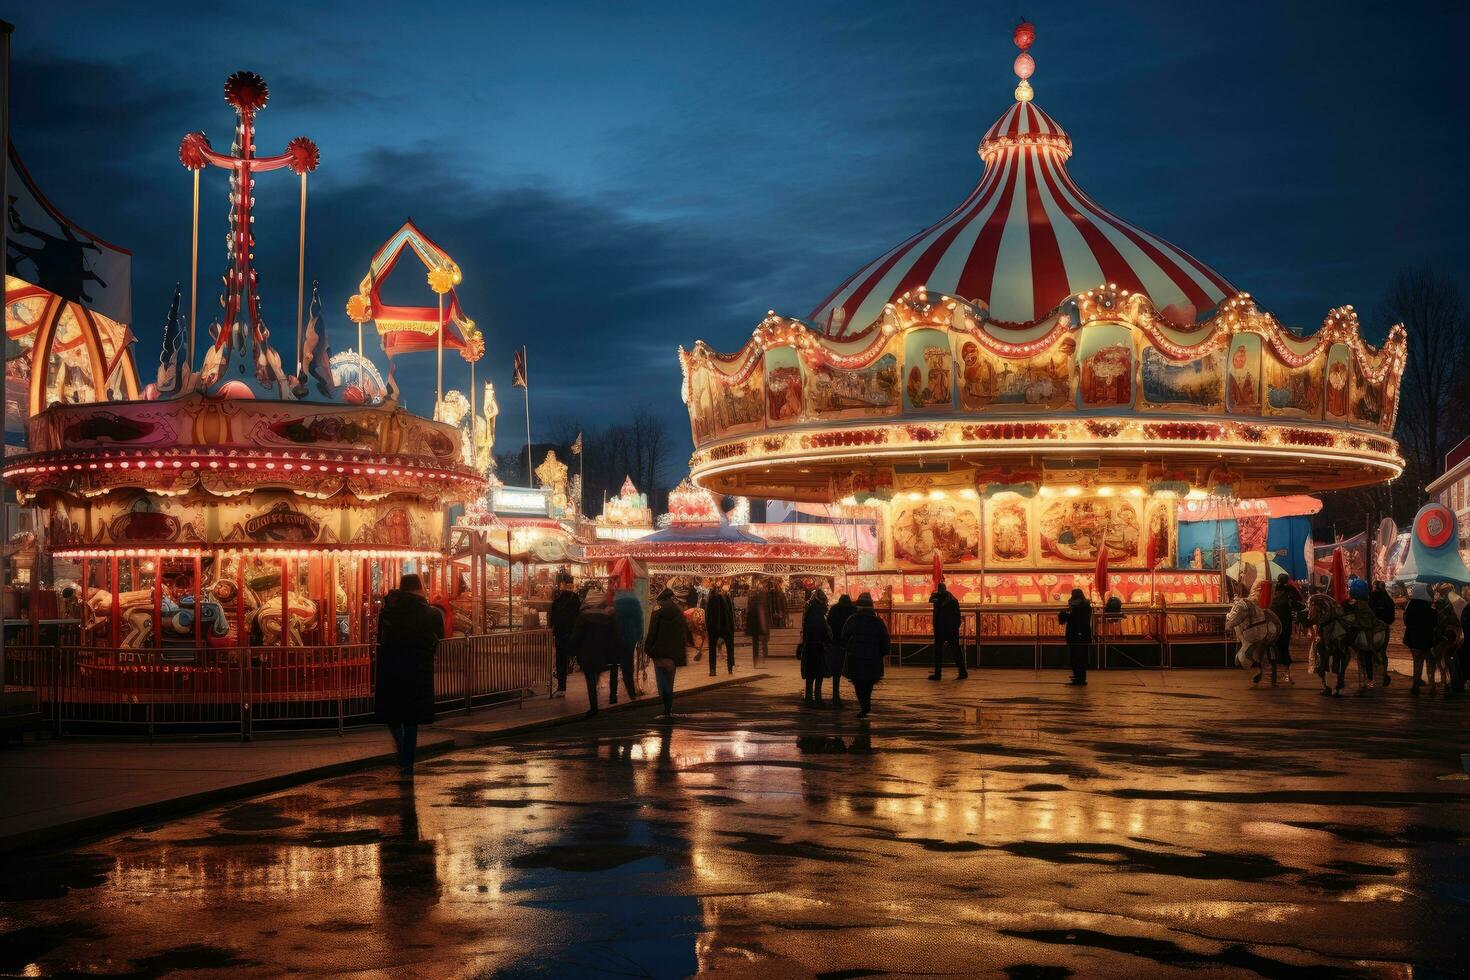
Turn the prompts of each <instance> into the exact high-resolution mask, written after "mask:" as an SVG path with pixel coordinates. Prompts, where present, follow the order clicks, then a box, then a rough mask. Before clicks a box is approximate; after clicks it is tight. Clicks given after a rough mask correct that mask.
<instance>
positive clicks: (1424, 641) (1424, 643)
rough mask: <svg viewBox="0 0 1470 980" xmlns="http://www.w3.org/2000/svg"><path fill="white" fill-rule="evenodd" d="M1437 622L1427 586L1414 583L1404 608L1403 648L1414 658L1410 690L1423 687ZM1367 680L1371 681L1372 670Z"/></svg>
mask: <svg viewBox="0 0 1470 980" xmlns="http://www.w3.org/2000/svg"><path fill="white" fill-rule="evenodd" d="M1437 622H1438V616H1437V615H1436V614H1435V611H1434V605H1433V603H1431V602H1430V601H1429V586H1427V585H1425V584H1424V583H1423V582H1415V583H1414V584H1413V585H1411V586H1410V587H1409V602H1408V605H1406V606H1404V646H1406V647H1408V648H1409V653H1410V654H1411V655H1412V656H1413V658H1414V681H1413V684H1412V685H1411V686H1412V689H1413V690H1415V691H1417V690H1419V688H1420V687H1422V686H1423V685H1424V680H1423V675H1424V662H1425V661H1426V660H1428V659H1429V653H1430V651H1431V650H1432V649H1433V648H1434V627H1435V625H1436V623H1437ZM1431 676H1432V675H1431ZM1368 680H1369V681H1370V682H1371V681H1372V680H1373V673H1372V668H1371V667H1370V668H1369V670H1368Z"/></svg>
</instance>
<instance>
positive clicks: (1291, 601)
mask: <svg viewBox="0 0 1470 980" xmlns="http://www.w3.org/2000/svg"><path fill="white" fill-rule="evenodd" d="M1369 605H1370V606H1371V605H1372V599H1371V597H1370V599H1369ZM1305 608H1306V603H1304V602H1303V601H1302V594H1301V593H1300V592H1299V591H1297V587H1296V584H1295V583H1294V582H1292V580H1291V577H1290V576H1289V575H1287V574H1286V573H1285V572H1282V573H1281V574H1280V575H1278V576H1276V588H1274V589H1272V590H1271V611H1272V612H1273V613H1275V614H1276V618H1277V619H1279V620H1280V621H1281V632H1280V633H1277V634H1276V651H1275V658H1274V663H1273V665H1272V670H1271V679H1272V683H1273V684H1274V683H1275V679H1276V668H1277V667H1280V668H1283V669H1284V670H1285V671H1286V683H1288V684H1295V683H1296V681H1294V680H1292V679H1291V627H1292V624H1294V623H1295V622H1296V616H1297V613H1299V612H1301V611H1302V610H1303V609H1305Z"/></svg>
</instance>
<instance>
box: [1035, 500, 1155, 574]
mask: <svg viewBox="0 0 1470 980" xmlns="http://www.w3.org/2000/svg"><path fill="white" fill-rule="evenodd" d="M1139 526H1140V520H1139V514H1138V506H1137V504H1136V503H1135V502H1134V501H1132V500H1130V499H1129V498H1127V497H1064V498H1062V499H1060V500H1049V501H1047V502H1045V503H1044V504H1043V505H1042V507H1041V516H1040V518H1039V519H1038V520H1037V534H1038V542H1039V544H1040V551H1041V561H1042V562H1043V563H1058V564H1073V563H1088V564H1090V563H1092V562H1095V561H1097V551H1098V548H1099V547H1100V546H1101V545H1102V543H1103V542H1104V541H1106V542H1107V549H1108V560H1109V561H1110V562H1114V563H1119V564H1135V563H1137V562H1138V561H1140V560H1141V558H1142V554H1141V544H1142V535H1141V534H1140V533H1139Z"/></svg>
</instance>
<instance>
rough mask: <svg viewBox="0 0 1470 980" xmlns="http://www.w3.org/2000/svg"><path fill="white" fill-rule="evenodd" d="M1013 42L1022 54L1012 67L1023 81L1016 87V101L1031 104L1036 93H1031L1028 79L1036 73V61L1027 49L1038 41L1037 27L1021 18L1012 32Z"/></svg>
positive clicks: (1017, 56)
mask: <svg viewBox="0 0 1470 980" xmlns="http://www.w3.org/2000/svg"><path fill="white" fill-rule="evenodd" d="M1011 40H1012V41H1014V42H1015V45H1016V47H1018V48H1020V49H1021V53H1020V54H1018V55H1016V61H1015V64H1014V65H1013V66H1012V67H1013V68H1014V69H1015V72H1016V77H1017V78H1019V79H1020V80H1021V84H1019V85H1017V86H1016V101H1017V102H1030V101H1031V97H1032V95H1034V94H1035V93H1033V92H1032V91H1031V83H1030V82H1029V81H1027V79H1029V78H1030V77H1031V76H1032V75H1033V74H1035V72H1036V59H1035V58H1033V57H1031V55H1030V54H1029V53H1028V52H1027V48H1029V47H1031V45H1032V44H1033V43H1035V41H1036V25H1035V24H1033V23H1031V22H1030V21H1029V20H1026V19H1025V18H1024V17H1023V18H1021V23H1019V24H1017V25H1016V29H1015V30H1013V31H1011Z"/></svg>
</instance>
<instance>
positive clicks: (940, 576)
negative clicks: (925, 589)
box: [934, 548, 944, 589]
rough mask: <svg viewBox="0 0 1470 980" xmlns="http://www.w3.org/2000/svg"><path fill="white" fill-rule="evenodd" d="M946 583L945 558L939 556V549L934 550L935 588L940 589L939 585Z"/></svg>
mask: <svg viewBox="0 0 1470 980" xmlns="http://www.w3.org/2000/svg"><path fill="white" fill-rule="evenodd" d="M943 581H944V557H943V556H942V555H940V554H939V549H938V548H935V549H934V588H935V589H938V588H939V583H940V582H943Z"/></svg>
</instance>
